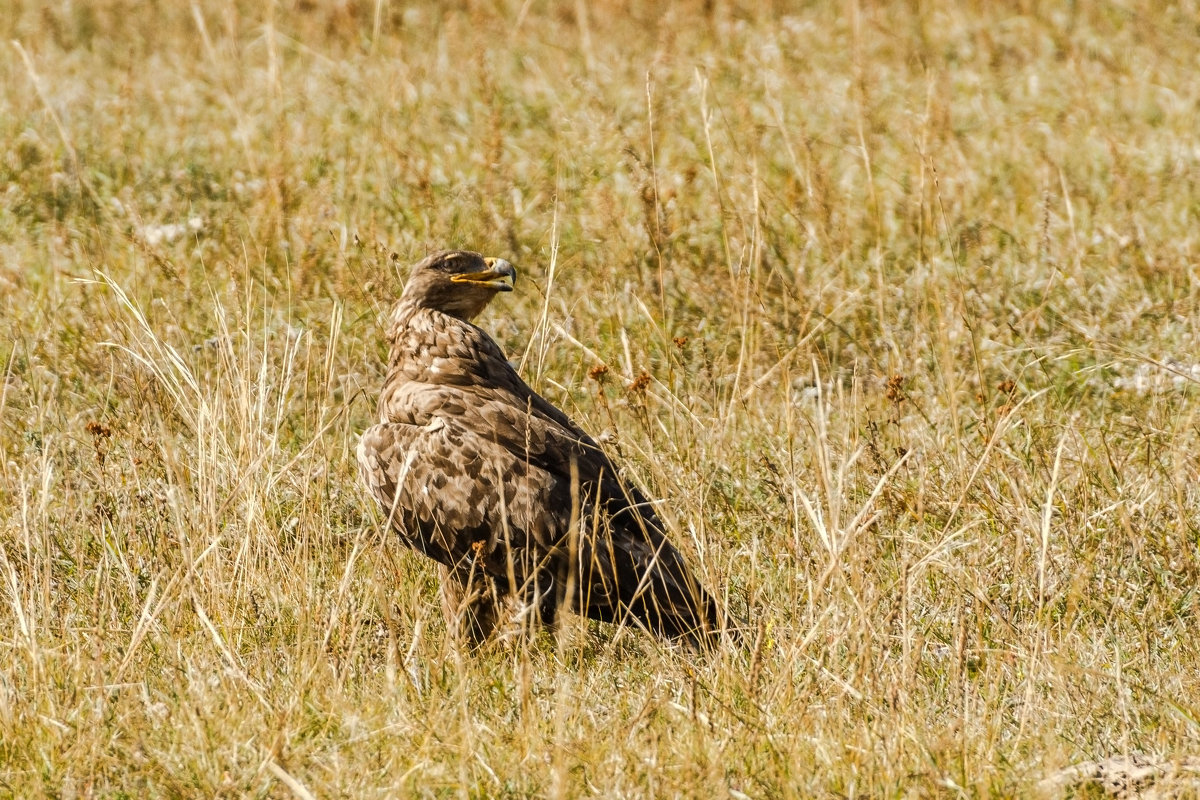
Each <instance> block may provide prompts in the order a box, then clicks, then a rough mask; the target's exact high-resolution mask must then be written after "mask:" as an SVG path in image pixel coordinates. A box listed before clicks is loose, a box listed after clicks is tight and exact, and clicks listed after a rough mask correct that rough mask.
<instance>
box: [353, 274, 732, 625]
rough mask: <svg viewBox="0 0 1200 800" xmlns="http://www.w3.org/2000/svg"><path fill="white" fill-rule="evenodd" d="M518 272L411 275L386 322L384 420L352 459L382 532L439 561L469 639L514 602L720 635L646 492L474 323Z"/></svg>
mask: <svg viewBox="0 0 1200 800" xmlns="http://www.w3.org/2000/svg"><path fill="white" fill-rule="evenodd" d="M514 275H515V272H514V270H513V269H512V266H511V265H509V264H508V263H507V262H504V261H500V260H498V259H484V258H482V257H481V256H479V255H478V254H475V253H468V252H464V251H449V252H445V253H439V254H436V255H434V256H431V257H429V258H427V259H425V260H424V261H422V262H421V263H420V264H418V265H417V266H416V267H415V268H414V270H413V273H412V276H411V277H410V279H409V282H408V284H407V285H406V287H405V291H404V293H403V295H402V296H401V298H400V301H399V302H398V303H397V305H396V307H395V309H394V310H393V312H392V315H391V318H390V321H389V326H388V338H389V340H390V344H391V355H390V364H389V368H388V373H387V378H386V381H385V383H384V387H383V391H382V393H381V395H380V398H379V422H378V424H376V425H374V426H372V427H371V428H369V429H367V430H366V431H365V432H364V433H363V435H362V438H361V441H360V443H359V449H358V460H359V466H360V470H361V473H362V476H363V480H364V482H365V483H366V485H367V488H368V489H369V490H370V492H371V494H372V495H373V496H374V497H375V498H376V500H377V501H378V503H379V506H380V508H381V510H382V512H383V514H384V516H385V518H386V522H387V524H388V525H389V526H390V527H391V528H392V529H394V530H395V531H396V533H397V534H398V535H399V536H400V537H401V539H402V540H403V541H404V543H405V544H407V545H408V546H409V547H412V548H413V549H415V550H417V551H418V552H420V553H423V554H424V555H426V556H428V557H429V558H432V559H433V560H434V561H437V562H438V563H439V564H440V565H441V575H442V580H443V600H444V603H445V607H446V610H447V614H448V615H450V616H451V618H452V622H454V623H455V626H456V627H459V626H461V627H462V628H465V630H466V632H467V633H469V635H470V636H471V637H473V638H475V639H481V638H484V637H486V636H488V635H489V634H491V633H493V632H494V631H495V630H496V629H497V626H498V625H499V624H500V623H501V621H502V618H503V616H504V612H503V608H505V607H508V606H512V607H516V608H518V609H523V610H524V611H525V613H526V614H529V615H530V616H533V617H535V618H536V620H537V621H540V622H541V623H546V624H552V623H553V622H554V620H555V618H556V616H557V614H558V612H559V609H560V608H567V609H570V610H572V611H574V612H576V613H582V614H586V615H587V616H589V617H592V618H595V619H600V620H605V621H609V622H629V621H633V620H636V621H637V622H639V623H640V624H641V625H643V626H645V627H646V628H648V629H650V630H651V631H653V632H655V633H656V634H659V635H661V636H664V637H667V638H671V639H682V640H686V641H690V642H693V643H715V642H716V641H719V638H720V635H721V632H722V631H723V630H725V629H727V628H728V627H729V626H728V623H727V618H726V616H725V614H724V613H723V612H722V611H721V609H720V608H719V606H718V604H717V603H716V602H715V601H714V599H713V598H712V597H711V596H710V595H709V594H708V593H707V592H706V591H705V590H704V589H703V587H701V585H700V584H699V582H698V581H697V580H696V579H695V578H694V576H693V575H692V573H691V571H690V570H689V569H688V567H687V565H686V563H685V562H684V560H683V557H682V555H681V554H680V553H679V551H678V550H677V549H676V548H675V547H674V546H672V545H671V543H670V542H669V541H668V540H667V537H666V534H665V531H664V528H663V525H662V523H661V521H660V520H659V518H658V516H657V515H656V514H655V512H654V510H653V507H652V505H651V504H650V502H649V501H648V500H647V498H646V497H645V495H644V494H643V493H642V492H641V491H640V490H639V489H638V488H637V487H636V486H634V485H632V484H631V483H629V482H628V481H625V480H622V479H621V477H620V476H619V475H618V472H617V470H616V468H615V466H614V465H613V463H612V462H611V461H610V460H609V458H608V456H607V455H605V453H604V451H603V450H602V449H601V448H600V446H599V445H598V444H597V443H596V442H595V441H594V440H593V439H592V438H591V437H589V436H588V435H587V434H586V433H584V432H583V431H582V430H581V429H580V428H579V427H578V426H576V425H575V424H574V423H573V422H572V421H571V420H570V419H569V418H568V417H567V416H566V415H565V414H564V413H563V412H562V411H560V410H559V409H557V408H555V407H554V406H553V405H552V404H550V403H549V402H547V401H546V400H545V399H544V398H543V397H541V396H540V395H539V394H537V393H536V392H534V391H533V390H532V389H531V388H530V387H529V385H528V384H526V383H525V381H524V380H522V379H521V377H520V375H518V374H517V372H516V370H515V369H513V367H512V365H511V364H509V362H508V360H507V359H506V358H505V355H504V352H503V351H502V350H501V348H500V346H499V345H498V344H496V342H495V341H494V340H493V339H492V338H491V337H490V336H489V335H488V334H487V333H486V332H484V331H483V330H482V329H481V328H479V327H478V326H476V325H474V324H473V323H472V322H471V321H470V320H471V319H472V318H473V317H474V316H475V315H476V314H478V313H479V312H480V311H481V310H482V309H483V307H484V306H486V305H487V303H488V302H489V301H490V300H491V299H492V297H493V296H494V295H495V294H496V293H497V292H498V291H505V290H507V289H510V288H511V279H512V278H513V277H514Z"/></svg>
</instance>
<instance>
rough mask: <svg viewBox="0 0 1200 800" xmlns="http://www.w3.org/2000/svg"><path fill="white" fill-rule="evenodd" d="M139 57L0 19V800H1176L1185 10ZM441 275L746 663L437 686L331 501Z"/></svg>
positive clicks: (1191, 663) (382, 24)
mask: <svg viewBox="0 0 1200 800" xmlns="http://www.w3.org/2000/svg"><path fill="white" fill-rule="evenodd" d="M167 5H168V6H169V7H166V8H158V9H156V10H155V11H154V13H149V12H144V11H142V10H139V8H138V7H137V6H136V4H130V3H126V2H118V0H97V1H96V2H93V3H54V4H49V5H46V4H41V3H32V2H26V3H16V4H10V6H9V7H8V8H6V9H5V10H4V11H0V33H2V34H3V36H2V37H0V38H2V39H3V40H4V41H5V42H6V44H5V47H4V49H3V51H2V52H3V53H4V55H3V56H2V57H0V77H2V78H3V84H2V85H3V89H2V90H0V134H2V135H0V311H2V313H0V320H2V321H3V323H4V324H3V327H2V328H0V331H2V332H3V335H2V336H0V370H2V372H3V384H2V385H0V470H2V472H0V501H2V502H0V651H2V655H0V793H11V794H14V795H19V796H40V795H47V794H53V795H61V796H93V795H102V796H112V795H121V794H127V795H130V796H164V795H165V796H178V795H186V796H190V795H222V796H244V795H269V796H287V795H289V794H290V795H293V796H301V797H303V796H307V795H309V794H311V795H312V796H339V795H344V796H406V795H413V794H422V795H439V796H448V795H455V796H457V795H460V794H466V795H471V796H497V795H501V796H531V795H554V796H604V797H608V796H651V795H654V796H676V795H694V796H704V797H711V796H734V797H740V796H751V797H773V796H785V795H792V796H828V795H839V796H864V795H865V796H928V795H931V794H936V793H945V794H947V795H959V794H965V795H1027V794H1030V793H1032V792H1035V791H1036V790H1037V786H1038V782H1039V781H1042V780H1043V779H1045V778H1047V777H1049V778H1051V779H1053V777H1054V775H1055V774H1056V771H1057V770H1060V769H1062V768H1065V767H1067V766H1069V765H1072V764H1080V763H1082V762H1089V761H1102V760H1104V759H1110V758H1115V757H1127V756H1131V755H1134V754H1137V755H1138V757H1139V758H1141V759H1142V761H1141V762H1138V763H1150V764H1157V765H1160V766H1162V767H1163V769H1166V768H1167V767H1166V765H1169V764H1171V763H1176V764H1178V765H1181V767H1180V774H1178V775H1174V776H1171V775H1167V776H1166V777H1161V779H1160V786H1165V787H1168V788H1169V787H1171V786H1178V787H1182V788H1179V789H1178V791H1180V792H1187V791H1191V792H1192V793H1195V792H1197V791H1200V789H1197V785H1196V783H1195V782H1194V781H1193V783H1191V784H1188V783H1186V781H1187V780H1188V778H1187V776H1186V774H1185V773H1186V770H1183V768H1182V767H1183V766H1186V764H1189V763H1191V764H1193V765H1194V762H1187V761H1186V759H1187V758H1189V757H1195V756H1197V755H1200V677H1198V676H1200V645H1198V642H1200V639H1198V638H1197V636H1196V634H1195V630H1196V629H1197V627H1198V623H1200V620H1198V619H1197V608H1198V606H1200V589H1198V588H1197V587H1198V586H1200V524H1198V523H1197V519H1200V488H1198V487H1200V433H1198V431H1200V428H1198V427H1197V422H1198V420H1200V417H1198V413H1197V412H1198V411H1200V406H1198V404H1197V398H1198V397H1200V366H1197V365H1198V364H1200V337H1198V335H1197V320H1198V317H1197V311H1196V309H1197V308H1200V233H1198V232H1200V201H1198V199H1197V198H1200V148H1198V146H1197V139H1196V131H1197V130H1200V83H1197V81H1196V80H1195V75H1196V70H1197V69H1198V68H1200V64H1198V63H1197V61H1196V55H1195V54H1196V53H1197V52H1200V31H1198V29H1197V28H1196V24H1195V20H1196V18H1197V14H1198V13H1200V10H1198V9H1197V8H1195V7H1194V4H1186V3H1185V4H1183V5H1182V6H1179V7H1175V8H1172V9H1170V10H1164V9H1162V8H1160V7H1159V6H1158V5H1153V4H1137V3H1134V4H1132V5H1130V4H1122V5H1108V6H1103V7H1097V8H1093V7H1092V5H1091V4H1082V3H1080V4H1074V5H1070V4H1068V5H1066V6H1064V8H1063V9H1062V10H1056V9H1043V8H1040V7H1038V8H1034V4H1029V3H1012V4H1007V5H1005V4H977V6H971V5H970V4H966V5H963V4H944V5H939V4H928V3H926V4H916V5H917V6H919V10H913V4H904V5H901V4H885V5H883V6H882V7H875V6H874V5H871V4H865V3H864V4H857V3H848V4H842V5H838V6H837V7H834V8H828V9H824V10H822V9H819V8H818V9H802V8H795V9H793V8H791V7H790V6H786V5H785V4H777V6H778V7H777V8H775V9H773V10H771V11H768V10H765V9H760V8H759V6H758V4H747V5H746V6H745V7H741V6H736V5H731V4H725V3H722V2H716V3H708V4H705V3H694V4H692V3H678V4H670V5H658V4H647V5H645V6H643V5H640V4H637V3H632V4H628V5H621V4H616V3H597V4H584V3H577V4H573V5H572V4H567V5H562V6H558V5H554V6H545V7H544V6H543V5H540V4H537V3H528V4H525V3H510V4H507V5H503V4H502V5H500V6H496V7H492V6H488V5H487V4H471V3H467V4H461V5H460V6H452V7H447V8H442V7H439V6H437V5H430V6H425V5H415V6H410V5H405V6H404V7H403V8H401V7H400V4H395V3H389V2H383V1H382V0H381V2H378V3H355V2H351V3H342V4H321V3H316V4H313V3H304V2H297V3H280V4H275V5H274V6H271V7H269V8H268V9H267V10H265V11H264V10H262V9H260V8H259V7H258V5H256V4H244V5H243V6H238V5H237V4H235V3H233V2H218V0H212V1H211V2H202V3H197V4H195V5H191V4H167ZM327 5H328V7H326V6H327ZM10 41H11V42H13V43H14V44H7V42H10ZM444 247H467V248H470V249H474V250H479V251H483V252H484V253H486V254H489V255H496V256H502V257H504V258H507V259H509V260H511V261H513V262H514V263H515V264H516V265H517V268H518V270H519V272H520V279H519V281H518V283H517V292H516V293H514V294H512V295H505V296H504V297H503V298H501V299H500V301H498V302H497V303H496V305H495V306H494V307H493V308H492V309H491V310H489V311H488V312H487V314H486V315H485V319H484V320H483V324H484V326H485V327H486V328H487V329H488V330H490V331H491V332H492V333H493V334H494V335H495V336H496V338H497V340H498V341H500V342H501V343H502V344H503V345H504V346H505V348H506V350H507V351H508V353H509V355H510V357H511V358H512V359H513V361H514V362H515V363H517V364H518V365H519V366H520V369H521V371H522V373H523V374H524V375H525V376H526V377H527V379H528V380H529V381H530V382H531V383H532V384H533V385H534V386H535V387H536V388H538V389H539V390H540V391H542V392H543V393H544V394H545V395H546V396H547V397H548V398H549V399H551V400H552V401H553V402H555V403H556V404H557V405H559V406H561V407H562V408H564V409H565V410H566V411H567V412H568V413H569V414H571V415H572V417H574V418H575V419H576V420H578V421H579V422H580V423H581V424H582V425H583V426H584V427H585V428H587V429H588V430H590V431H592V432H594V433H595V434H597V435H598V436H603V438H604V441H606V443H607V447H608V448H609V450H610V451H611V452H612V453H613V455H614V456H615V457H617V458H618V459H619V460H620V462H621V463H622V464H623V465H624V466H625V467H626V468H627V470H628V472H629V473H630V475H631V476H632V477H634V478H635V479H636V480H638V481H639V482H640V483H641V484H642V485H644V486H646V487H647V488H648V489H649V490H650V492H651V494H653V495H654V496H656V497H659V498H663V499H664V502H663V503H662V513H663V516H664V518H665V519H666V520H667V521H668V523H669V525H670V527H671V531H672V536H673V538H674V540H675V541H677V542H678V543H680V545H681V547H682V548H683V549H684V550H685V552H686V554H687V556H688V559H689V561H690V562H691V563H692V564H693V565H695V566H696V568H697V569H698V571H699V572H700V573H701V574H702V575H703V576H704V578H705V581H706V583H708V584H709V585H710V586H713V587H718V588H719V589H720V591H721V593H722V594H725V595H727V596H728V600H729V603H730V605H731V606H732V607H733V608H734V609H735V610H736V611H737V612H738V613H739V614H740V615H741V616H743V617H744V618H745V619H746V620H747V621H748V625H749V627H750V630H751V631H752V634H751V636H750V637H749V638H750V643H749V645H748V646H747V648H746V650H745V651H726V652H722V653H719V654H716V655H714V656H711V657H698V656H696V655H695V654H692V653H688V652H686V651H675V650H672V649H670V648H666V647H664V646H663V645H661V644H659V643H657V642H655V641H653V640H651V639H649V638H648V637H646V636H645V635H644V634H641V633H639V632H637V631H632V630H616V629H614V628H611V627H605V626H599V625H596V624H590V623H586V622H582V621H580V622H579V624H578V625H569V626H567V627H566V629H565V630H564V631H563V632H562V634H561V635H560V636H559V637H557V638H556V637H553V636H550V635H545V636H542V637H539V638H537V639H535V640H534V641H532V642H530V643H528V645H527V646H506V645H500V644H497V645H495V646H492V647H487V648H484V649H483V650H482V651H481V652H478V653H464V652H459V651H457V650H456V649H455V647H454V645H453V642H452V641H451V639H450V638H449V637H448V636H447V634H446V630H445V627H444V623H443V621H442V618H441V610H440V605H439V600H438V597H437V591H436V586H435V579H436V573H435V571H434V570H432V569H431V568H430V565H429V564H428V563H426V562H424V561H422V560H421V559H420V558H418V557H417V556H415V555H413V554H411V553H409V552H408V551H406V550H405V549H404V548H403V547H402V546H401V545H400V544H399V543H398V542H397V541H395V539H394V538H393V537H392V536H391V535H389V534H387V533H385V532H383V531H381V530H379V528H378V524H379V521H378V519H377V517H376V515H375V514H374V513H373V511H372V507H371V505H370V503H369V501H368V498H367V497H365V495H364V492H363V491H362V490H361V489H360V488H359V484H358V478H357V475H356V470H355V466H354V461H353V448H354V444H355V435H356V432H358V431H361V430H362V429H363V428H364V427H365V426H366V425H368V424H370V420H371V419H372V418H373V416H374V413H375V410H374V400H375V394H376V392H377V390H378V388H379V386H380V384H381V381H382V375H383V369H384V364H383V359H384V358H385V355H386V352H385V348H384V345H383V342H382V331H381V328H380V325H379V321H380V317H381V315H382V314H383V313H384V312H385V311H386V309H387V307H388V305H389V304H390V302H391V300H392V299H393V298H394V297H396V295H397V294H398V292H399V290H400V287H401V286H402V285H403V281H404V278H405V270H406V269H407V266H408V265H409V264H411V263H413V262H415V261H417V260H418V259H419V258H420V257H422V256H423V255H425V254H426V253H427V252H429V251H431V250H434V249H441V248H444ZM1082 772H1087V770H1082V769H1081V773H1082ZM1063 774H1065V773H1063ZM1088 774H1091V773H1088ZM1076 777H1079V776H1076ZM1153 778H1154V776H1151V779H1153ZM1074 779H1075V778H1071V779H1070V780H1074ZM1069 782H1070V781H1069V780H1068V779H1067V778H1064V779H1063V781H1062V784H1063V786H1066V785H1067V784H1068V783H1069ZM1047 787H1049V788H1047ZM1189 787H1190V788H1189ZM1060 788H1061V787H1060ZM1041 790H1044V791H1047V792H1052V791H1055V789H1054V788H1053V786H1051V785H1050V784H1045V783H1044V784H1042V787H1041Z"/></svg>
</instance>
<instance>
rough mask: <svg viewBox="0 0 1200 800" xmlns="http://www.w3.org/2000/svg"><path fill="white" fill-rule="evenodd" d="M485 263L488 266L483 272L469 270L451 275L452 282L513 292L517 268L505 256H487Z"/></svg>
mask: <svg viewBox="0 0 1200 800" xmlns="http://www.w3.org/2000/svg"><path fill="white" fill-rule="evenodd" d="M483 263H485V264H487V265H488V268H487V269H485V270H483V271H482V272H468V273H465V274H463V275H451V276H450V281H451V282H452V283H471V284H474V285H476V286H486V287H488V288H489V289H495V290H496V291H497V292H511V291H512V290H513V284H514V283H516V281H517V270H516V269H515V268H514V267H513V265H512V264H510V263H508V262H507V261H505V260H504V259H503V258H485V259H484V260H483Z"/></svg>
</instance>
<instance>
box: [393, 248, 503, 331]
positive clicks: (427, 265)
mask: <svg viewBox="0 0 1200 800" xmlns="http://www.w3.org/2000/svg"><path fill="white" fill-rule="evenodd" d="M516 279H517V271H516V269H514V268H513V265H512V264H510V263H508V262H507V261H505V260H504V259H502V258H484V257H483V256H481V255H479V253H472V252H470V251H467V250H446V251H444V252H441V253H434V254H433V255H431V256H429V257H428V258H425V259H424V260H423V261H421V262H420V263H419V264H417V265H416V266H415V267H413V270H412V274H411V275H410V276H409V278H408V283H407V284H406V285H405V287H404V294H402V295H401V296H400V301H401V303H403V304H406V305H408V304H412V305H415V306H417V307H418V308H430V309H433V310H434V311H441V312H442V313H443V314H449V315H451V316H453V317H458V318H459V319H463V320H467V321H470V320H471V319H473V318H474V317H476V316H477V315H478V314H479V312H480V311H483V308H484V306H486V305H487V304H488V303H490V302H491V300H492V298H493V297H495V296H496V293H497V292H511V291H512V290H513V283H514V282H515V281H516Z"/></svg>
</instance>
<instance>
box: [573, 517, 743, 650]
mask: <svg viewBox="0 0 1200 800" xmlns="http://www.w3.org/2000/svg"><path fill="white" fill-rule="evenodd" d="M638 533H640V531H639V532H638ZM655 534H657V535H655ZM655 540H657V541H655ZM610 544H611V546H610V548H609V550H608V551H607V552H605V553H597V554H595V555H596V556H599V558H590V559H589V560H588V561H584V563H585V564H587V563H589V561H590V563H591V565H592V573H591V576H590V577H591V579H590V580H585V581H581V587H580V588H581V589H584V587H586V589H585V591H587V592H588V596H587V597H586V598H581V600H582V602H581V604H580V607H582V608H586V609H587V615H588V616H589V617H592V618H595V619H601V620H605V621H607V622H618V623H619V622H623V621H625V622H627V621H630V620H629V619H628V617H633V618H634V619H636V620H637V621H638V622H640V623H641V624H642V625H644V626H645V627H646V628H647V629H649V630H650V631H651V632H653V633H654V634H656V635H658V636H661V637H663V638H666V639H671V640H673V641H681V642H686V643H688V644H690V645H692V646H694V647H696V648H698V649H711V648H716V647H718V646H720V644H721V642H722V640H728V641H731V642H733V643H734V644H736V645H738V646H742V642H743V639H742V635H741V632H740V626H739V625H737V624H736V623H735V622H734V621H733V619H732V618H731V617H730V615H729V614H728V613H727V612H726V611H725V610H724V609H723V608H722V607H721V605H720V604H719V603H718V602H717V601H716V600H715V599H714V598H713V597H712V595H710V594H709V593H708V592H707V591H706V590H705V589H704V587H703V586H701V585H700V582H699V581H697V580H696V579H695V577H694V576H693V575H692V573H691V570H689V569H688V567H687V565H686V564H685V563H684V561H683V556H682V555H680V553H679V551H678V550H676V549H675V548H674V547H672V546H671V543H670V542H668V541H667V540H666V538H665V537H664V536H662V534H661V533H658V532H657V531H654V532H653V533H651V535H650V536H649V537H644V536H636V535H635V536H628V535H627V536H623V537H613V539H612V540H611V542H610ZM585 558H586V556H585Z"/></svg>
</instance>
